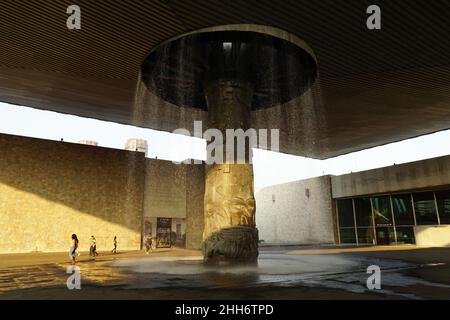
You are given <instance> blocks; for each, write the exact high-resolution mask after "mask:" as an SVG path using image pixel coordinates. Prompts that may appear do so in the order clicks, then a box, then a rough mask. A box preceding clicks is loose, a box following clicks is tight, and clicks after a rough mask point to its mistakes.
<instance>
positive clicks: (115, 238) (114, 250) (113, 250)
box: [111, 236, 117, 254]
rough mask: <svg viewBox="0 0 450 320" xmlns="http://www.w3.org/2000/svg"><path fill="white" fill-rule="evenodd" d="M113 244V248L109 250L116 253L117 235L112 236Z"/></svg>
mask: <svg viewBox="0 0 450 320" xmlns="http://www.w3.org/2000/svg"><path fill="white" fill-rule="evenodd" d="M113 245H114V248H113V249H112V250H111V252H112V253H114V254H116V253H117V236H114V240H113Z"/></svg>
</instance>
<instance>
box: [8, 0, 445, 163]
mask: <svg viewBox="0 0 450 320" xmlns="http://www.w3.org/2000/svg"><path fill="white" fill-rule="evenodd" d="M375 2H376V4H378V5H379V6H380V7H381V8H382V30H379V31H369V30H367V29H366V27H365V23H366V17H367V15H366V13H365V11H366V8H367V6H369V5H370V4H373V3H374V1H365V0H347V1H336V0H321V1H311V0H283V1H275V0H245V1H244V0H235V1H231V0H179V1H175V0H172V1H170V0H167V1H162V0H160V1H158V0H153V1H152V0H146V1H144V0H77V1H73V0H51V1H49V0H1V1H0V49H1V50H0V100H1V101H6V102H10V103H16V104H22V105H28V106H33V107H36V108H43V109H49V110H54V111H59V112H66V113H71V114H76V115H80V116H90V117H94V118H98V119H104V120H110V121H116V122H122V123H129V124H134V125H140V126H147V127H153V128H157V129H166V130H170V129H172V127H171V124H170V123H169V124H168V123H166V122H167V121H166V120H164V121H162V122H164V123H162V124H161V125H158V124H157V121H144V120H142V119H138V118H136V117H135V115H133V106H132V105H133V97H134V94H135V87H136V81H137V78H138V72H139V67H140V65H141V62H142V61H143V59H144V58H145V56H146V54H148V52H149V51H150V50H151V49H152V48H153V47H155V46H156V45H157V44H159V43H161V42H163V41H165V40H167V39H170V38H171V37H174V36H177V35H179V34H182V33H185V32H188V31H192V30H196V29H199V28H203V27H208V26H215V25H224V24H236V23H253V24H262V25H269V26H274V27H278V28H281V29H284V30H286V31H289V32H291V33H294V34H296V35H298V36H299V37H300V38H302V39H303V40H305V41H306V43H308V44H309V45H310V46H311V48H312V49H313V50H314V52H315V53H316V56H317V60H318V63H319V72H320V78H321V93H322V96H323V101H324V108H325V110H326V113H327V116H326V118H327V121H326V126H324V128H322V130H321V136H320V137H319V138H318V141H319V142H320V144H321V145H322V147H321V148H320V150H319V149H317V150H312V151H311V154H310V155H312V156H317V157H321V158H323V157H329V156H332V155H337V154H342V153H344V152H349V151H354V150H359V149H362V148H366V147H370V146H375V145H379V144H382V143H387V142H390V141H396V140H399V139H404V138H408V137H413V136H417V135H420V134H425V133H428V132H433V131H438V130H443V129H446V128H450V97H449V93H448V92H449V90H450V87H449V83H450V67H449V66H450V36H449V35H450V23H449V18H450V1H448V0H415V1H408V0H401V1H400V0H389V1H387V0H386V1H382V0H379V1H375ZM72 4H77V5H79V6H80V7H81V10H82V30H80V31H69V30H67V28H66V19H67V14H66V8H67V7H68V6H69V5H72ZM408 88H411V91H410V92H408V90H407V89H408ZM428 93H429V94H428ZM405 97H410V98H411V99H408V100H409V101H408V105H406V104H405V103H406V102H403V101H404V100H405ZM413 97H415V99H413ZM428 98H429V99H428ZM427 99H428V100H427ZM419 102H420V104H419ZM397 107H398V108H397ZM399 110H401V111H402V112H401V113H399ZM403 112H407V113H408V115H406V114H404V113H403ZM418 112H421V113H422V115H423V116H422V117H421V119H420V121H417V120H414V119H410V118H411V117H414V116H416V117H418ZM392 115H397V116H398V117H397V118H395V119H393V117H392ZM399 119H402V120H404V119H406V120H408V119H409V120H410V121H406V122H402V123H399V122H398V121H399ZM165 121H166V122H165ZM169 122H170V121H169ZM174 125H175V124H174ZM295 134H299V135H300V134H301V132H296V133H295ZM289 144H290V142H287V145H286V148H284V149H285V151H288V152H294V153H301V151H299V150H297V149H296V148H295V147H292V146H291V147H289V146H288V145H289ZM292 144H295V145H297V146H298V145H300V144H301V143H299V142H298V141H296V142H294V141H292Z"/></svg>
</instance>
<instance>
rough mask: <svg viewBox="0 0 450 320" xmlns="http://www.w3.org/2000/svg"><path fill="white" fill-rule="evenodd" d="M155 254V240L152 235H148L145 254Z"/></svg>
mask: <svg viewBox="0 0 450 320" xmlns="http://www.w3.org/2000/svg"><path fill="white" fill-rule="evenodd" d="M150 251H152V252H153V238H152V236H151V235H148V236H147V237H146V239H145V253H146V254H149V252H150Z"/></svg>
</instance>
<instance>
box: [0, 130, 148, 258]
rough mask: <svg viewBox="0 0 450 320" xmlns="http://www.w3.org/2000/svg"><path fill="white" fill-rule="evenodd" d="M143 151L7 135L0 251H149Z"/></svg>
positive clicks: (2, 148)
mask: <svg viewBox="0 0 450 320" xmlns="http://www.w3.org/2000/svg"><path fill="white" fill-rule="evenodd" d="M144 182H145V156H144V154H143V153H138V152H129V151H124V150H114V149H108V148H101V147H93V146H86V145H80V144H71V143H64V142H58V141H48V140H40V139H33V138H24V137H17V136H11V135H4V134H0V253H22V252H34V251H42V252H64V251H68V248H69V243H70V242H69V241H70V236H71V235H72V233H76V234H77V235H78V238H79V240H80V250H81V251H87V250H89V241H90V236H91V235H95V237H96V239H97V248H98V250H99V251H102V250H111V249H112V244H113V237H114V236H117V238H118V250H119V251H120V250H138V249H140V247H141V225H142V215H143V203H144V201H143V200H144V197H143V196H144Z"/></svg>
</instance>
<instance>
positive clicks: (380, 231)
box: [376, 227, 395, 245]
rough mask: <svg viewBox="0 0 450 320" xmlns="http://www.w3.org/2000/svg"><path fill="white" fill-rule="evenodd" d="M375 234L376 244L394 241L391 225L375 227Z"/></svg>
mask: <svg viewBox="0 0 450 320" xmlns="http://www.w3.org/2000/svg"><path fill="white" fill-rule="evenodd" d="M376 234H377V244H378V245H388V244H391V243H394V242H395V234H394V228H393V227H377V228H376Z"/></svg>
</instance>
